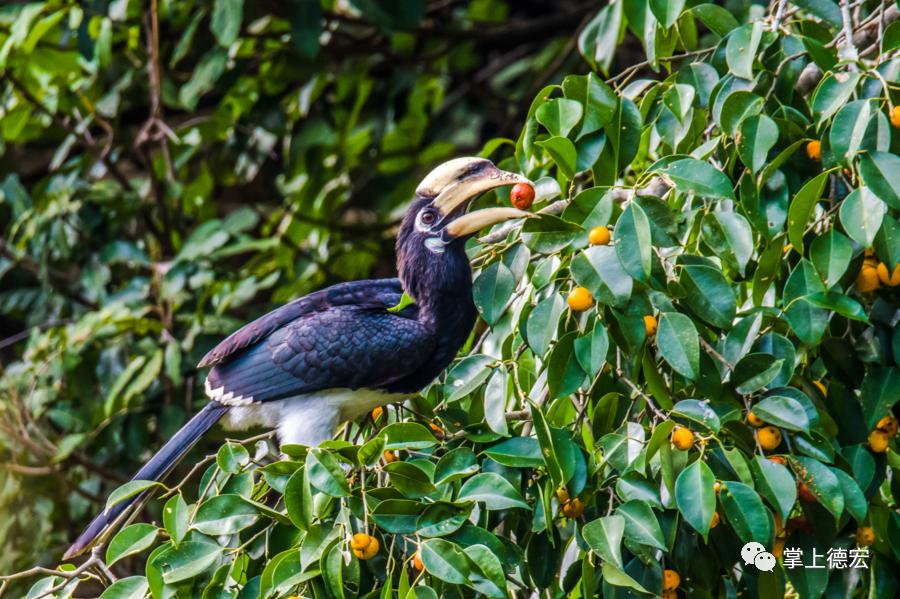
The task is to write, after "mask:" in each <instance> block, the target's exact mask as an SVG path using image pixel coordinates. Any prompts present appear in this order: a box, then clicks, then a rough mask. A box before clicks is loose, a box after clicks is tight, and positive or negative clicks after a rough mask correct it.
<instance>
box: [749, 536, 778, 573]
mask: <svg viewBox="0 0 900 599" xmlns="http://www.w3.org/2000/svg"><path fill="white" fill-rule="evenodd" d="M741 557H742V558H744V564H745V565H750V564H753V565H754V566H756V567H757V569H759V570H761V571H762V572H771V571H772V570H774V569H775V563H776V561H777V560H776V559H775V556H774V555H772V554H771V553H769V552H768V551H766V548H765V547H763V544H762V543H757V542H756V541H750V542H749V543H747V544H746V545H744V546H743V547H742V548H741Z"/></svg>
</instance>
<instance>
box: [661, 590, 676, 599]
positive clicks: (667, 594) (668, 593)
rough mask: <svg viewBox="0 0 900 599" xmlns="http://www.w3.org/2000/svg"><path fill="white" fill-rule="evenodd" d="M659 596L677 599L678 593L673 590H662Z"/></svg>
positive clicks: (664, 598) (663, 598)
mask: <svg viewBox="0 0 900 599" xmlns="http://www.w3.org/2000/svg"><path fill="white" fill-rule="evenodd" d="M660 597H662V599H677V597H678V593H676V592H675V591H663V592H662V595H660Z"/></svg>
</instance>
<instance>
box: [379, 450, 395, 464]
mask: <svg viewBox="0 0 900 599" xmlns="http://www.w3.org/2000/svg"><path fill="white" fill-rule="evenodd" d="M381 457H382V458H383V459H384V463H385V464H390V463H391V462H396V461H397V454H396V453H394V452H393V451H385V452H384V453H383V454H381Z"/></svg>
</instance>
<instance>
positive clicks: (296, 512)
mask: <svg viewBox="0 0 900 599" xmlns="http://www.w3.org/2000/svg"><path fill="white" fill-rule="evenodd" d="M378 455H379V456H380V455H381V453H379V454H378ZM284 507H285V508H287V514H288V518H290V519H291V522H293V523H294V526H296V527H297V528H299V529H300V530H309V528H310V526H311V525H312V521H313V498H312V490H311V489H310V486H309V481H308V480H307V478H306V469H305V468H297V470H295V471H294V473H293V474H292V475H291V477H290V478H289V479H288V481H287V484H286V485H285V486H284Z"/></svg>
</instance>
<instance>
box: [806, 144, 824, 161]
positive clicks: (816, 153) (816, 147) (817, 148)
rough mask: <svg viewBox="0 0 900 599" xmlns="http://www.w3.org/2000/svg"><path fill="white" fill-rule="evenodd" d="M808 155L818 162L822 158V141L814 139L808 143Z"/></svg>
mask: <svg viewBox="0 0 900 599" xmlns="http://www.w3.org/2000/svg"><path fill="white" fill-rule="evenodd" d="M806 155H807V156H809V157H810V159H811V160H815V161H816V162H818V161H819V160H822V142H820V141H818V140H815V139H814V140H813V141H811V142H809V143H808V144H806Z"/></svg>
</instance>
